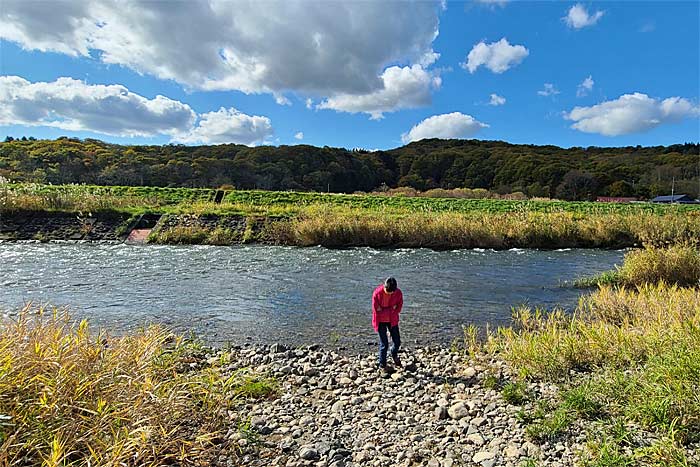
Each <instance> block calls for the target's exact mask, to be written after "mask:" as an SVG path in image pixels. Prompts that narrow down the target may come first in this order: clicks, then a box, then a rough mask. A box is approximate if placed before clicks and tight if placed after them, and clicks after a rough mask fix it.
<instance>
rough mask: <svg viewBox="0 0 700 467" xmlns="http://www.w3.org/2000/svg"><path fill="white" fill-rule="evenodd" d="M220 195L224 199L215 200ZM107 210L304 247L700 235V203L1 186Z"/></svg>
mask: <svg viewBox="0 0 700 467" xmlns="http://www.w3.org/2000/svg"><path fill="white" fill-rule="evenodd" d="M217 194H218V196H219V198H220V201H221V202H219V203H217V202H214V199H215V197H216V196H217ZM104 211H114V212H120V213H123V214H128V216H127V217H128V218H129V219H131V220H134V219H137V218H138V216H140V215H141V214H144V213H157V214H164V215H166V216H181V217H183V219H184V218H187V219H191V218H192V216H200V217H210V216H215V217H218V218H220V219H223V220H224V221H222V222H220V223H219V224H226V221H225V220H226V219H231V218H234V217H241V218H244V219H248V220H249V221H248V224H249V225H252V224H259V223H260V222H259V220H258V219H268V220H269V221H270V222H267V223H265V224H266V227H265V232H264V235H263V237H264V241H265V242H266V243H276V244H283V245H298V246H309V245H322V246H327V247H349V246H371V247H380V248H381V247H427V248H435V249H451V248H495V249H504V248H572V247H584V248H588V247H600V248H623V247H629V246H638V245H642V244H651V245H659V246H661V245H668V244H678V243H684V242H685V243H691V244H698V242H700V205H673V206H669V205H658V204H650V203H636V204H619V203H592V202H565V201H536V200H503V199H465V198H428V197H420V196H416V197H405V196H384V195H342V194H324V193H298V192H265V191H238V190H230V191H225V190H220V191H218V192H217V190H206V189H190V188H157V187H100V186H83V185H65V186H52V185H31V184H23V185H5V186H4V187H0V212H5V213H8V214H12V213H18V212H20V213H21V212H28V213H38V212H72V213H75V214H76V215H79V216H85V215H86V214H91V213H99V212H104ZM188 222H189V221H188ZM127 224H129V223H127ZM129 225H131V224H129ZM212 226H213V227H212ZM213 230H216V232H214V231H213ZM248 230H249V231H248V234H247V235H245V236H243V235H233V234H232V233H231V232H227V231H226V228H225V227H222V226H221V225H218V224H217V223H216V222H214V223H211V222H209V223H208V225H207V226H205V225H198V224H197V222H194V225H180V226H170V227H169V228H168V229H158V235H155V234H154V235H153V236H152V237H151V240H153V241H154V242H157V243H169V242H175V243H180V244H197V243H209V244H217V245H222V244H234V243H240V242H241V241H243V240H245V242H252V241H256V240H259V239H258V236H257V235H254V230H255V229H252V228H251V229H248ZM255 232H257V231H255Z"/></svg>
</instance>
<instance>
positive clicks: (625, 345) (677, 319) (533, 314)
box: [491, 284, 700, 378]
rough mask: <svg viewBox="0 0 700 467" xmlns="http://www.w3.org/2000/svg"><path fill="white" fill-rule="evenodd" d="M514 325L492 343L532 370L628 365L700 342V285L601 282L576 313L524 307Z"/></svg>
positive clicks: (551, 372)
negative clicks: (628, 286) (627, 285)
mask: <svg viewBox="0 0 700 467" xmlns="http://www.w3.org/2000/svg"><path fill="white" fill-rule="evenodd" d="M514 320H515V326H514V327H510V328H502V329H499V331H498V334H497V336H492V339H493V341H492V342H491V345H496V346H497V347H498V350H499V351H500V352H502V353H503V355H504V356H505V357H506V358H507V359H508V360H510V361H512V362H513V363H514V364H515V365H516V366H517V367H518V368H520V369H521V370H522V371H523V372H524V373H525V374H527V375H537V376H542V377H550V378H556V377H562V376H566V375H567V374H568V372H569V371H570V370H590V369H593V368H600V367H603V366H611V367H615V368H622V367H628V366H632V365H636V364H640V363H643V362H645V361H646V360H647V359H648V357H649V356H650V355H654V354H657V353H659V352H662V351H664V349H668V348H669V347H673V345H671V344H672V343H674V342H675V344H674V345H679V344H680V343H681V342H684V341H689V342H691V343H692V341H693V340H694V339H695V345H696V346H700V291H699V290H696V289H686V288H681V287H677V286H668V285H665V284H659V285H644V286H640V287H638V288H637V289H635V290H632V289H626V288H613V287H609V286H603V287H601V288H600V289H599V290H598V291H597V292H595V293H593V294H591V295H584V296H582V297H581V298H580V300H579V305H578V307H577V309H576V311H575V312H574V313H573V315H567V314H566V313H564V312H562V311H557V310H555V311H552V312H547V311H543V310H539V309H536V310H532V309H531V308H529V307H521V308H518V309H516V310H514Z"/></svg>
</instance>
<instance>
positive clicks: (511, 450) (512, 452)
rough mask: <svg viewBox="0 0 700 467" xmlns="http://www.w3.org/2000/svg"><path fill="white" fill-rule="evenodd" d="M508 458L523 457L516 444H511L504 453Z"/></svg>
mask: <svg viewBox="0 0 700 467" xmlns="http://www.w3.org/2000/svg"><path fill="white" fill-rule="evenodd" d="M503 452H504V453H505V455H506V457H520V456H522V451H521V450H520V448H518V446H516V445H515V444H509V445H508V447H507V448H506V449H505V450H504V451H503Z"/></svg>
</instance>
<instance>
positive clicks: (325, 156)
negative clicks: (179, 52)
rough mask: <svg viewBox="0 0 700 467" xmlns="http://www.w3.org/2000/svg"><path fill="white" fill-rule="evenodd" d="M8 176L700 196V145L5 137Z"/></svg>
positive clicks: (568, 195)
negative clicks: (127, 141)
mask: <svg viewBox="0 0 700 467" xmlns="http://www.w3.org/2000/svg"><path fill="white" fill-rule="evenodd" d="M0 177H4V178H5V179H9V180H11V181H13V182H37V183H52V184H65V183H86V184H97V185H136V186H138V185H146V186H170V187H177V186H183V187H211V188H216V187H220V186H233V187H235V188H238V189H263V190H298V191H324V192H325V191H330V192H339V193H352V192H356V191H364V192H367V191H373V190H376V189H380V188H387V187H390V188H395V187H412V188H415V189H417V190H421V191H423V190H429V189H434V188H444V189H454V188H484V189H488V190H491V191H494V192H497V193H516V192H522V193H524V194H525V195H527V196H530V197H550V198H560V199H567V200H587V199H595V197H596V196H634V197H638V198H642V199H644V198H650V197H653V196H657V195H660V194H670V192H671V190H672V189H674V190H675V192H676V193H686V194H689V195H691V196H693V197H698V196H700V145H698V144H695V143H686V144H675V145H671V146H653V147H641V146H627V147H617V148H603V147H587V148H581V147H573V148H560V147H557V146H536V145H521V144H509V143H506V142H502V141H480V140H440V139H426V140H422V141H418V142H414V143H411V144H408V145H406V146H403V147H399V148H396V149H391V150H387V151H366V150H362V149H354V150H348V149H344V148H331V147H328V146H324V147H315V146H309V145H296V146H258V147H248V146H242V145H236V144H222V145H215V146H184V145H174V144H169V145H163V146H156V145H150V146H146V145H143V146H138V145H134V146H125V145H117V144H110V143H106V142H103V141H100V140H96V139H84V140H80V139H77V138H67V137H61V138H58V139H56V140H37V139H34V138H31V137H30V138H26V137H24V138H20V139H14V138H10V137H8V138H6V140H5V142H2V143H0Z"/></svg>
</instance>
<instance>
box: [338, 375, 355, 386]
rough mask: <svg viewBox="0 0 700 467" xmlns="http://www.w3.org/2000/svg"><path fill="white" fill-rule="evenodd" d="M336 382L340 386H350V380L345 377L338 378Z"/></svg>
mask: <svg viewBox="0 0 700 467" xmlns="http://www.w3.org/2000/svg"><path fill="white" fill-rule="evenodd" d="M338 384H340V385H341V386H350V385H351V384H352V380H351V379H350V378H347V377H343V378H340V381H338Z"/></svg>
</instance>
